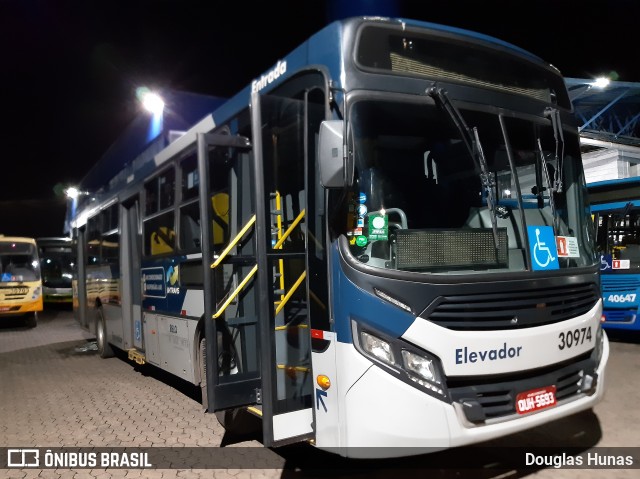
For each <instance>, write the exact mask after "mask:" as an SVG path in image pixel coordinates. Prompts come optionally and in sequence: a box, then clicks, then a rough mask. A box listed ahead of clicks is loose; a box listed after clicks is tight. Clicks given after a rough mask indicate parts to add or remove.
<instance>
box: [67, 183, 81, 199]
mask: <svg viewBox="0 0 640 479" xmlns="http://www.w3.org/2000/svg"><path fill="white" fill-rule="evenodd" d="M64 194H65V195H67V198H71V199H72V200H75V199H76V198H77V197H78V196H80V190H78V188H76V187H74V186H70V187H69V188H67V189H66V190H64Z"/></svg>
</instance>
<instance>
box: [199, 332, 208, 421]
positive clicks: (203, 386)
mask: <svg viewBox="0 0 640 479" xmlns="http://www.w3.org/2000/svg"><path fill="white" fill-rule="evenodd" d="M198 369H199V372H200V392H201V393H202V400H201V403H202V410H203V411H204V412H207V410H208V409H209V395H208V393H207V340H206V338H200V345H199V351H198Z"/></svg>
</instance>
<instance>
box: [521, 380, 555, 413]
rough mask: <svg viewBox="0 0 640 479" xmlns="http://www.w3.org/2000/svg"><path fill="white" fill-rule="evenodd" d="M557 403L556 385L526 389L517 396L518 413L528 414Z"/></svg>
mask: <svg viewBox="0 0 640 479" xmlns="http://www.w3.org/2000/svg"><path fill="white" fill-rule="evenodd" d="M555 405H556V387H555V386H547V387H544V388H539V389H532V390H531V391H525V392H523V393H520V394H518V395H517V396H516V411H517V412H518V414H528V413H530V412H534V411H539V410H540V409H545V408H548V407H551V406H555Z"/></svg>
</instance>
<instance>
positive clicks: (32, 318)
mask: <svg viewBox="0 0 640 479" xmlns="http://www.w3.org/2000/svg"><path fill="white" fill-rule="evenodd" d="M25 324H26V325H27V328H35V327H36V326H37V325H38V313H36V312H35V311H34V312H33V313H29V314H27V318H26V319H25Z"/></svg>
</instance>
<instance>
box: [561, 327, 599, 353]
mask: <svg viewBox="0 0 640 479" xmlns="http://www.w3.org/2000/svg"><path fill="white" fill-rule="evenodd" d="M558 340H559V344H558V349H560V350H561V351H562V350H563V349H565V348H566V349H568V348H573V347H574V346H579V345H581V344H584V342H585V341H588V342H591V341H592V336H591V326H589V327H588V328H577V329H574V330H573V331H563V332H561V333H560V334H559V335H558Z"/></svg>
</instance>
